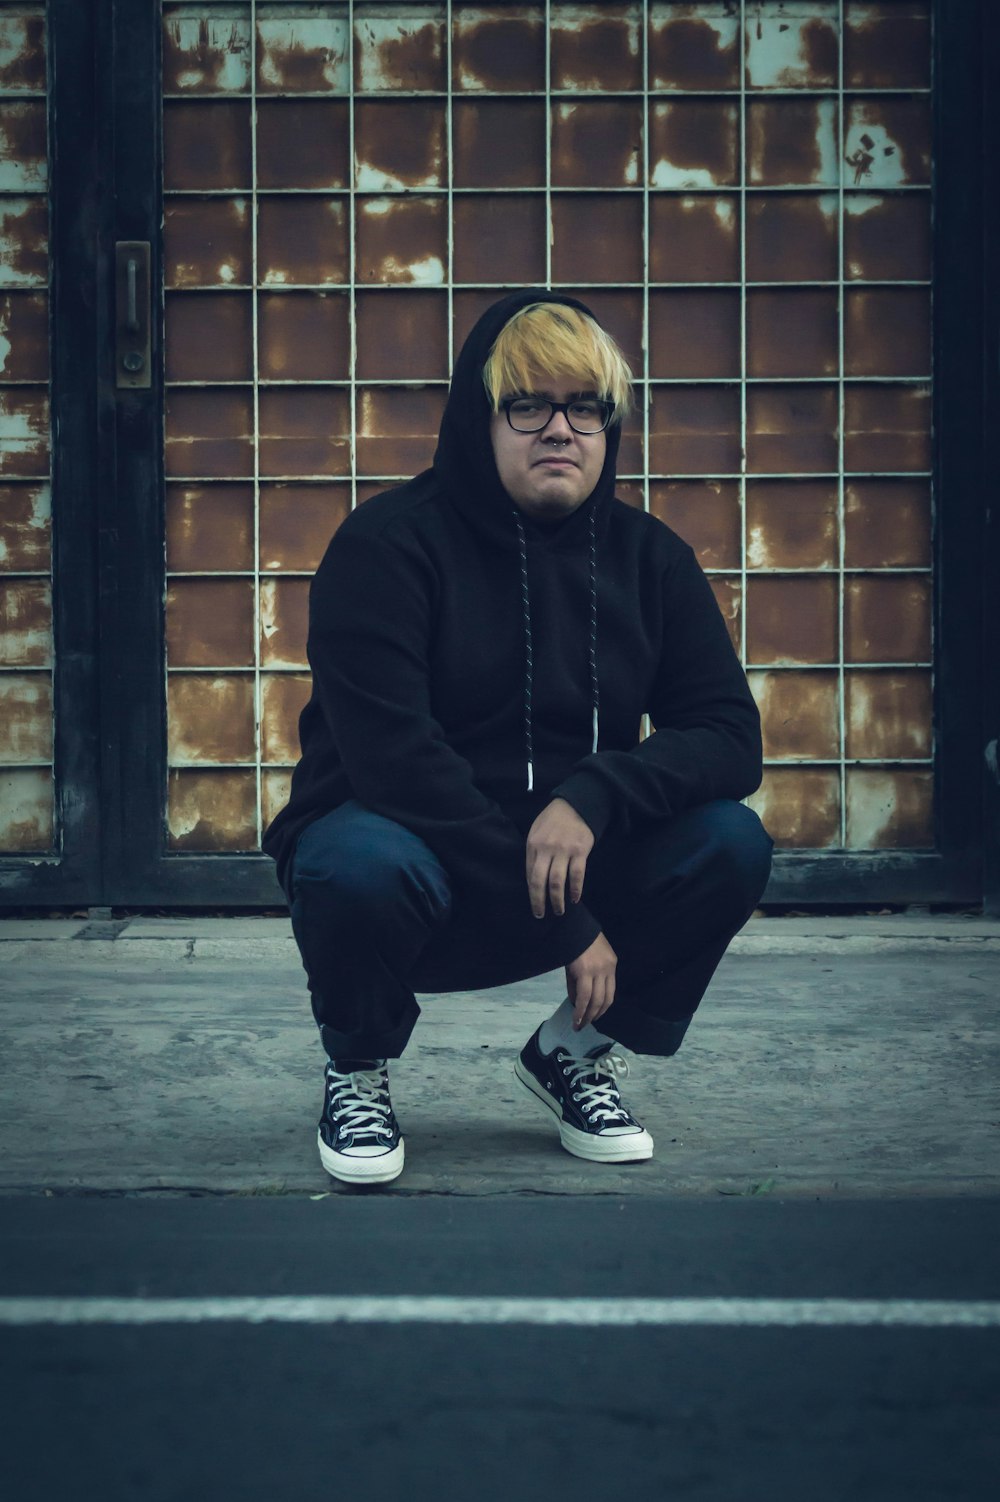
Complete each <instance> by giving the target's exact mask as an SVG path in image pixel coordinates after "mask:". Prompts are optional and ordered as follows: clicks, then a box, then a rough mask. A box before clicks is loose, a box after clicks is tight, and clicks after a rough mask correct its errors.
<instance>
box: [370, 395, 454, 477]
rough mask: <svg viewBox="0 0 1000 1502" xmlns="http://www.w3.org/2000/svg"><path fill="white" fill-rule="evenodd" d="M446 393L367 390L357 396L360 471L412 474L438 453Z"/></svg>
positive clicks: (373, 473)
mask: <svg viewBox="0 0 1000 1502" xmlns="http://www.w3.org/2000/svg"><path fill="white" fill-rule="evenodd" d="M446 396H447V392H446V391H445V389H444V388H443V387H437V386H417V387H397V388H393V387H391V386H370V387H362V388H361V389H360V390H359V392H358V432H357V448H358V469H359V471H360V472H361V473H362V474H366V475H412V474H416V473H417V472H418V471H420V470H422V469H426V468H427V466H428V465H429V464H430V462H431V459H432V458H433V455H434V448H435V445H436V443H437V434H438V429H439V428H440V426H441V417H442V414H443V412H444V403H445V398H446Z"/></svg>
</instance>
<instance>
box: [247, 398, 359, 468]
mask: <svg viewBox="0 0 1000 1502" xmlns="http://www.w3.org/2000/svg"><path fill="white" fill-rule="evenodd" d="M259 412H260V473H261V474H262V475H267V476H268V477H269V478H280V477H282V476H286V475H287V476H288V477H289V478H290V479H301V478H302V477H303V476H305V475H345V474H348V473H349V472H350V441H349V438H348V433H349V431H350V420H351V415H350V396H349V394H348V393H347V392H346V391H344V390H342V389H340V388H338V387H332V386H311V387H310V386H298V385H295V386H264V387H262V388H261V390H260V393H259Z"/></svg>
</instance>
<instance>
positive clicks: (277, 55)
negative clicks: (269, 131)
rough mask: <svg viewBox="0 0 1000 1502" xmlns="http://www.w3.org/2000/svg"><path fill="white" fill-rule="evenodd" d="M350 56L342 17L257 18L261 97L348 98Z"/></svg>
mask: <svg viewBox="0 0 1000 1502" xmlns="http://www.w3.org/2000/svg"><path fill="white" fill-rule="evenodd" d="M349 50H350V42H349V38H348V28H347V18H346V16H337V15H326V16H324V15H291V16H288V17H287V18H286V17H281V19H280V20H279V19H266V20H265V19H264V18H262V17H260V16H258V19H257V88H258V90H259V91H260V92H261V93H290V94H293V93H297V92H306V93H311V94H320V93H327V92H331V93H332V92H336V93H338V94H346V93H347V91H348V85H349V78H348V71H347V58H348V52H349Z"/></svg>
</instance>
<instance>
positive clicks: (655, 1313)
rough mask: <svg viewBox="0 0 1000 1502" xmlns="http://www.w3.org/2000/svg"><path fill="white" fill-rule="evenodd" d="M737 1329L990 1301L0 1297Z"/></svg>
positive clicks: (944, 1325) (119, 1317)
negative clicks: (735, 1326)
mask: <svg viewBox="0 0 1000 1502" xmlns="http://www.w3.org/2000/svg"><path fill="white" fill-rule="evenodd" d="M220 1322H230V1323H239V1324H250V1325H264V1324H285V1325H331V1324H333V1325H335V1324H352V1325H357V1324H362V1325H365V1324H392V1325H396V1324H445V1325H577V1326H585V1327H586V1326H591V1327H592V1326H602V1325H617V1326H628V1325H646V1326H649V1325H660V1326H670V1325H718V1326H724V1325H741V1326H767V1325H783V1326H799V1325H826V1326H845V1325H850V1326H889V1325H895V1326H910V1327H917V1328H923V1329H928V1328H939V1329H996V1328H997V1327H998V1326H1000V1301H996V1300H970V1301H968V1302H965V1301H958V1300H950V1299H947V1300H946V1299H738V1298H734V1299H550V1298H545V1299H513V1298H446V1297H421V1296H412V1295H400V1296H392V1297H354V1298H328V1297H324V1296H321V1295H305V1296H302V1297H296V1296H275V1297H261V1298H254V1297H251V1298H228V1297H227V1298H165V1299H153V1298H100V1297H91V1298H41V1297H30V1298H0V1325H7V1326H11V1325H199V1324H217V1323H220Z"/></svg>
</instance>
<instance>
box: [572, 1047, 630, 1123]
mask: <svg viewBox="0 0 1000 1502" xmlns="http://www.w3.org/2000/svg"><path fill="white" fill-rule="evenodd" d="M562 1067H563V1073H564V1074H565V1075H566V1078H567V1080H568V1081H569V1087H570V1091H571V1092H572V1096H573V1099H574V1100H575V1101H579V1103H580V1107H581V1109H582V1111H583V1114H584V1115H585V1116H586V1117H588V1119H590V1120H597V1121H600V1122H601V1123H602V1125H604V1126H629V1125H631V1121H632V1118H631V1117H630V1116H629V1113H628V1111H626V1109H625V1107H624V1106H623V1105H622V1102H621V1096H620V1095H619V1093H618V1083H617V1079H616V1076H620V1077H621V1078H622V1079H624V1078H625V1076H626V1075H627V1074H628V1072H629V1067H628V1059H626V1058H624V1057H623V1056H622V1054H620V1053H606V1054H604V1055H603V1057H601V1058H599V1059H567V1060H565V1061H564V1062H563V1066H562Z"/></svg>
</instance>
